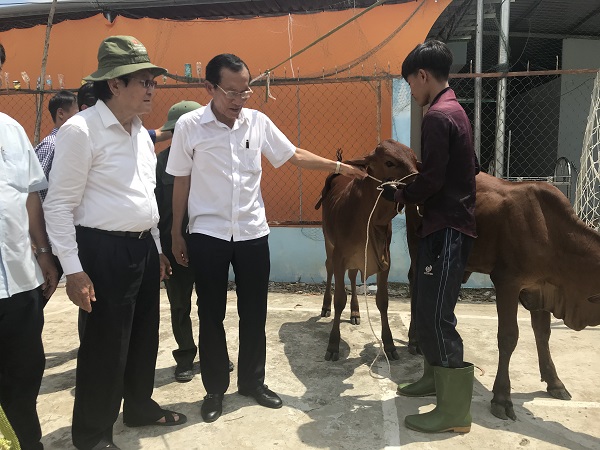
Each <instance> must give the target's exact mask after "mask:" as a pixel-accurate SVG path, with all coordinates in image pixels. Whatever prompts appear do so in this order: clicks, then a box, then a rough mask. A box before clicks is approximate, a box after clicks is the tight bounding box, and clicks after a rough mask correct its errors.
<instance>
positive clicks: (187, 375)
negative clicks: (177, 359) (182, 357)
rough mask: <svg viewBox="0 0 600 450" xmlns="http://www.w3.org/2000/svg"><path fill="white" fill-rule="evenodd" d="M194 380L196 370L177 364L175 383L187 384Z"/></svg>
mask: <svg viewBox="0 0 600 450" xmlns="http://www.w3.org/2000/svg"><path fill="white" fill-rule="evenodd" d="M193 378H194V369H193V368H192V367H190V366H180V365H179V364H177V367H175V381H178V382H179V383H187V382H188V381H192V379H193Z"/></svg>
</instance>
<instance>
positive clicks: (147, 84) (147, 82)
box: [128, 77, 158, 89]
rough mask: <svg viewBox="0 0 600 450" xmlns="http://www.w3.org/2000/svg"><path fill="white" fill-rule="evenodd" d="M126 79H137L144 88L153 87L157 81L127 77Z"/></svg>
mask: <svg viewBox="0 0 600 450" xmlns="http://www.w3.org/2000/svg"><path fill="white" fill-rule="evenodd" d="M128 80H135V81H139V82H140V83H141V85H142V86H144V89H154V88H155V87H156V86H157V85H158V83H157V82H156V81H155V80H140V79H139V78H133V77H132V78H128Z"/></svg>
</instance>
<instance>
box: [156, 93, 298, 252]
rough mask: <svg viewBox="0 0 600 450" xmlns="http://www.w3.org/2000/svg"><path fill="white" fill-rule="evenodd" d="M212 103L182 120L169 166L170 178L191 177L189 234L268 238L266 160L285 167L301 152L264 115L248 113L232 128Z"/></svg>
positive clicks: (180, 120)
mask: <svg viewBox="0 0 600 450" xmlns="http://www.w3.org/2000/svg"><path fill="white" fill-rule="evenodd" d="M211 103H212V102H211ZM211 103H209V104H208V105H207V106H205V107H203V108H199V109H197V110H195V111H191V112H189V113H186V114H184V115H183V116H181V118H179V120H178V121H177V124H176V125H175V132H174V134H173V141H172V142H171V153H170V155H169V161H168V163H167V172H168V173H170V174H171V175H175V176H187V175H191V183H190V194H189V200H188V213H189V217H190V222H189V232H190V233H202V234H206V235H208V236H212V237H216V238H219V239H224V240H227V241H229V240H231V238H232V237H233V240H234V241H246V240H250V239H256V238H259V237H262V236H266V235H267V234H269V226H268V225H267V219H266V216H265V206H264V203H263V198H262V194H261V190H260V180H261V176H262V167H261V154H262V155H264V156H265V157H266V158H267V159H268V160H269V162H270V163H271V164H272V165H273V166H274V167H280V166H281V165H282V164H284V163H285V162H286V161H287V160H288V159H290V158H291V157H292V156H293V155H294V152H295V151H296V146H295V145H294V144H292V143H291V142H290V141H289V139H288V138H287V137H285V135H284V134H283V133H282V132H281V131H280V130H279V129H278V128H277V127H276V126H275V124H274V123H273V122H272V121H271V119H269V118H268V117H267V116H266V115H265V114H263V113H261V112H260V111H256V110H252V109H246V108H243V109H242V111H241V113H240V115H239V117H238V118H237V119H236V121H235V123H234V125H233V127H232V128H229V127H228V126H227V125H225V124H224V123H221V122H219V121H218V120H217V118H216V117H215V115H214V114H213V112H212V110H211Z"/></svg>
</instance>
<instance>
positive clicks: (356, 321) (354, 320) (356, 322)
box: [350, 316, 360, 325]
mask: <svg viewBox="0 0 600 450" xmlns="http://www.w3.org/2000/svg"><path fill="white" fill-rule="evenodd" d="M350 323H351V324H352V325H360V317H356V316H353V317H350Z"/></svg>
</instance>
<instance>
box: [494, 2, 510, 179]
mask: <svg viewBox="0 0 600 450" xmlns="http://www.w3.org/2000/svg"><path fill="white" fill-rule="evenodd" d="M500 14H501V15H500V42H499V47H500V49H499V52H498V66H499V69H500V70H501V71H502V72H508V34H509V28H510V26H509V25H510V23H509V22H510V0H502V6H501V8H500ZM507 85H508V81H507V78H506V76H503V77H502V78H500V80H498V94H497V101H496V152H495V159H496V163H495V169H496V170H495V172H496V173H495V175H496V176H497V177H498V178H502V177H503V176H504V140H505V136H504V133H505V129H506V91H507Z"/></svg>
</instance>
